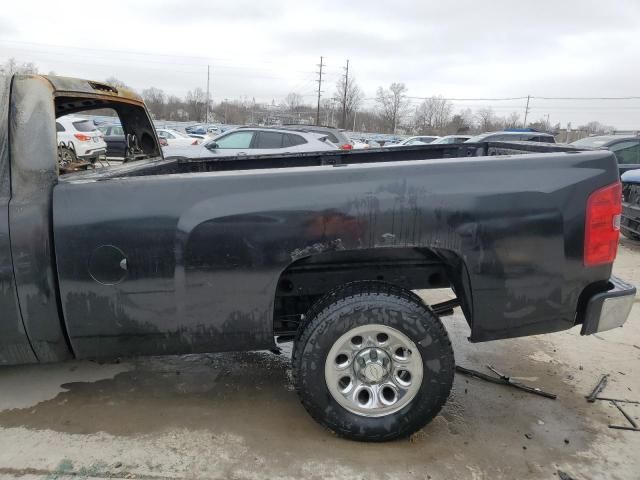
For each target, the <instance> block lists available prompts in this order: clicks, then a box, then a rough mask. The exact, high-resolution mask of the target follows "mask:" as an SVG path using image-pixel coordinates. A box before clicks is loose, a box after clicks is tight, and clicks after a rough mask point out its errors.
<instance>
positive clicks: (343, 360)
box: [325, 324, 423, 417]
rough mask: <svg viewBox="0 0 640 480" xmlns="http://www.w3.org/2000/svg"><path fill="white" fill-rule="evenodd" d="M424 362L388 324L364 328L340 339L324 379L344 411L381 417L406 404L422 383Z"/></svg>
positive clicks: (359, 328) (328, 358) (407, 341)
mask: <svg viewBox="0 0 640 480" xmlns="http://www.w3.org/2000/svg"><path fill="white" fill-rule="evenodd" d="M422 376H423V364H422V357H421V356H420V352H419V350H418V348H417V346H416V344H415V343H414V342H413V341H412V340H411V339H410V338H409V337H408V336H407V335H405V334H404V333H402V332H401V331H399V330H397V329H395V328H392V327H388V326H386V325H375V324H372V325H363V326H360V327H356V328H353V329H351V330H349V331H348V332H346V333H345V334H343V335H342V336H341V337H340V338H338V340H336V342H335V343H334V344H333V346H332V347H331V349H330V351H329V354H328V355H327V358H326V361H325V380H326V382H327V387H328V389H329V392H330V393H331V395H332V396H333V398H334V399H335V400H336V401H337V402H338V403H339V404H340V405H341V406H342V407H344V408H345V409H347V410H349V411H350V412H352V413H355V414H358V415H362V416H366V417H381V416H384V415H389V414H391V413H394V412H396V411H398V410H400V409H401V408H403V407H404V406H405V405H407V404H408V403H409V402H410V401H411V400H413V398H414V397H415V396H416V394H417V393H418V390H419V389H420V386H421V384H422Z"/></svg>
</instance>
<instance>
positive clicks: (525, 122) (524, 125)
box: [522, 95, 531, 128]
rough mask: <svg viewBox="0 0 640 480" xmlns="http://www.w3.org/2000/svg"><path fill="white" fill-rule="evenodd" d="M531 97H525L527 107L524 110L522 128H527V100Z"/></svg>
mask: <svg viewBox="0 0 640 480" xmlns="http://www.w3.org/2000/svg"><path fill="white" fill-rule="evenodd" d="M530 98H531V95H527V106H526V107H525V109H524V123H523V124H522V126H523V128H527V115H529V99H530Z"/></svg>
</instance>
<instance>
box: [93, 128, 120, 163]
mask: <svg viewBox="0 0 640 480" xmlns="http://www.w3.org/2000/svg"><path fill="white" fill-rule="evenodd" d="M98 130H100V131H101V132H102V135H104V141H105V143H106V144H107V157H108V158H109V157H110V158H123V157H124V155H125V150H126V147H127V143H126V140H125V138H124V130H123V129H122V125H101V126H99V127H98Z"/></svg>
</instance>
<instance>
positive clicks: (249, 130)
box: [163, 127, 337, 158]
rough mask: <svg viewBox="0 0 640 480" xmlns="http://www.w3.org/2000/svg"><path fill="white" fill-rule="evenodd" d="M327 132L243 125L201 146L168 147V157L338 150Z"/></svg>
mask: <svg viewBox="0 0 640 480" xmlns="http://www.w3.org/2000/svg"><path fill="white" fill-rule="evenodd" d="M336 149H337V147H336V146H335V145H334V144H332V143H331V142H329V141H328V140H327V136H326V135H319V134H317V133H310V132H306V131H303V130H294V129H274V128H266V127H265V128H254V127H246V128H245V127H241V128H237V129H235V130H232V131H230V132H227V133H223V134H222V135H219V136H218V137H215V138H213V139H211V140H208V141H205V142H204V143H202V144H200V145H195V146H187V147H173V146H171V145H170V146H168V147H165V148H164V149H163V150H164V156H165V157H172V156H178V157H186V158H204V157H212V156H216V157H219V156H234V155H259V154H265V155H266V154H273V153H287V152H289V153H295V152H317V151H324V150H336Z"/></svg>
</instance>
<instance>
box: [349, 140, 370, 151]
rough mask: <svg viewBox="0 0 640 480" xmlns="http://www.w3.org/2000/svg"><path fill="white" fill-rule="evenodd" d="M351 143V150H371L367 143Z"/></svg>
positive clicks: (352, 141) (359, 141)
mask: <svg viewBox="0 0 640 480" xmlns="http://www.w3.org/2000/svg"><path fill="white" fill-rule="evenodd" d="M351 143H352V145H353V149H354V150H361V149H363V148H371V145H369V144H368V143H367V142H364V141H361V140H351Z"/></svg>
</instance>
